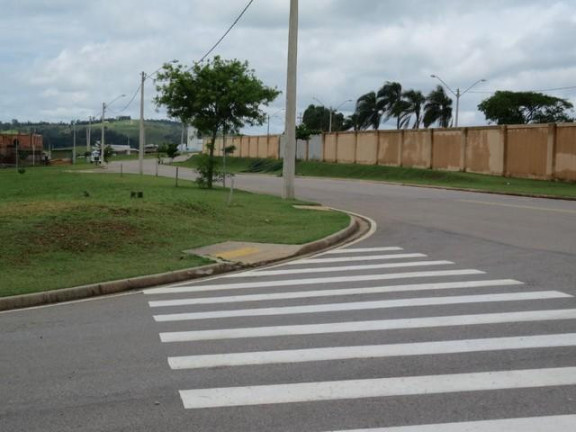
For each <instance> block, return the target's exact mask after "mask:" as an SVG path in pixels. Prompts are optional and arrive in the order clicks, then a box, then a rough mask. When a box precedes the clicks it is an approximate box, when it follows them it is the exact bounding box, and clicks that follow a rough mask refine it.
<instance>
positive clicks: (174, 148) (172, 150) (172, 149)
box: [166, 144, 180, 160]
mask: <svg viewBox="0 0 576 432" xmlns="http://www.w3.org/2000/svg"><path fill="white" fill-rule="evenodd" d="M179 154H180V152H179V151H178V145H176V144H168V145H167V146H166V156H168V157H169V158H170V159H171V160H174V158H175V157H176V156H178V155H179Z"/></svg>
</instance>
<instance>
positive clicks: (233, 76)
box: [156, 57, 280, 188]
mask: <svg viewBox="0 0 576 432" xmlns="http://www.w3.org/2000/svg"><path fill="white" fill-rule="evenodd" d="M157 83H158V85H157V87H156V88H157V90H158V91H159V92H160V95H159V96H157V97H156V103H157V104H158V105H163V106H165V107H166V108H167V110H168V114H169V115H170V116H172V117H175V118H178V119H180V120H181V121H182V122H184V123H187V124H190V125H192V126H194V127H195V128H196V129H198V131H200V132H201V133H203V134H206V135H208V136H209V137H210V141H209V142H208V143H207V145H206V148H207V150H208V158H207V159H206V160H205V161H204V162H205V164H204V165H205V169H204V170H203V172H200V174H201V176H202V175H205V176H206V178H205V179H203V180H201V182H200V184H203V185H204V186H205V187H207V188H211V187H212V183H213V179H214V168H215V163H216V160H215V158H214V150H215V143H216V137H217V136H218V134H219V133H223V134H224V135H226V134H228V133H230V132H237V131H238V130H239V129H240V128H241V127H243V126H244V125H246V124H248V125H261V124H263V123H264V121H265V119H266V114H265V113H264V111H262V110H261V109H260V107H261V105H268V104H269V103H270V102H272V101H273V100H274V99H276V97H277V96H278V95H279V94H280V92H279V91H278V90H276V89H274V88H270V87H266V86H265V85H264V84H263V83H262V81H260V80H259V79H258V78H256V76H255V75H254V71H253V70H251V69H249V68H248V63H247V62H240V61H238V60H222V59H221V58H220V57H214V59H213V60H211V61H208V62H207V63H201V64H200V63H196V64H195V65H194V66H192V68H185V67H184V66H183V65H181V64H165V65H164V67H163V71H162V72H161V73H159V74H158V78H157Z"/></svg>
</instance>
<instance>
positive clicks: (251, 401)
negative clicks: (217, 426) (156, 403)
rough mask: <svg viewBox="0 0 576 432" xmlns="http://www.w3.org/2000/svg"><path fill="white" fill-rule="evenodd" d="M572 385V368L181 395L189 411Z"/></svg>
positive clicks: (575, 382)
mask: <svg viewBox="0 0 576 432" xmlns="http://www.w3.org/2000/svg"><path fill="white" fill-rule="evenodd" d="M559 385H576V367H566V368H553V369H533V370H513V371H496V372H477V373H465V374H451V375H431V376H411V377H400V378H374V379H363V380H347V381H328V382H315V383H302V384H301V383H297V384H278V385H265V386H247V387H226V388H212V389H200V390H181V391H180V396H181V397H182V401H183V402H184V407H185V408H188V409H197V408H216V407H232V406H248V405H268V404H280V403H294V402H312V401H326V400H340V399H364V398H373V397H390V396H408V395H418V394H438V393H455V392H472V391H483V390H484V391H486V390H501V389H519V388H535V387H549V386H559Z"/></svg>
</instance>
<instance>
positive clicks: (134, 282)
mask: <svg viewBox="0 0 576 432" xmlns="http://www.w3.org/2000/svg"><path fill="white" fill-rule="evenodd" d="M359 219H360V218H359V216H357V215H351V216H350V224H349V225H348V227H347V228H344V229H343V230H341V231H339V232H337V233H334V234H332V235H330V236H328V237H325V238H323V239H320V240H316V241H314V242H310V243H306V244H304V245H303V246H302V247H301V248H300V249H299V250H298V251H297V252H296V253H294V254H293V255H291V256H289V257H282V258H280V259H275V260H274V259H272V260H267V261H260V262H258V263H255V264H250V265H248V264H239V263H228V262H223V263H217V264H211V265H208V266H204V267H197V268H192V269H185V270H177V271H173V272H168V273H160V274H155V275H149V276H140V277H135V278H129V279H122V280H117V281H110V282H102V283H97V284H91V285H83V286H79V287H74V288H64V289H60V290H54V291H46V292H40V293H33V294H24V295H18V296H12V297H2V298H0V312H1V311H7V310H13V309H23V308H29V307H35V306H43V305H48V304H54V303H63V302H69V301H74V300H82V299H86V298H90V297H97V296H105V295H109V294H117V293H121V292H124V291H131V290H136V289H142V288H149V287H153V286H158V285H167V284H172V283H177V282H184V281H187V280H193V279H199V278H202V277H207V276H215V275H218V274H222V273H228V272H232V271H237V270H242V269H246V268H253V267H257V266H262V265H267V264H270V263H273V262H281V261H286V260H288V259H292V258H294V257H297V256H301V255H307V254H310V253H313V252H318V251H321V250H324V249H327V248H329V247H332V246H335V245H337V244H340V243H343V242H344V241H345V240H347V239H350V238H352V237H354V236H355V235H356V234H357V232H358V231H359V230H360V228H361V223H360V222H359Z"/></svg>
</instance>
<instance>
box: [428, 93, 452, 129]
mask: <svg viewBox="0 0 576 432" xmlns="http://www.w3.org/2000/svg"><path fill="white" fill-rule="evenodd" d="M450 120H452V99H450V98H449V97H448V95H447V94H446V92H445V91H444V87H442V86H441V85H438V87H436V89H434V90H432V91H431V92H430V93H429V94H428V96H427V97H426V103H425V104H424V118H423V124H424V127H429V126H430V125H431V124H433V123H438V125H439V126H440V127H443V128H447V127H449V125H450Z"/></svg>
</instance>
